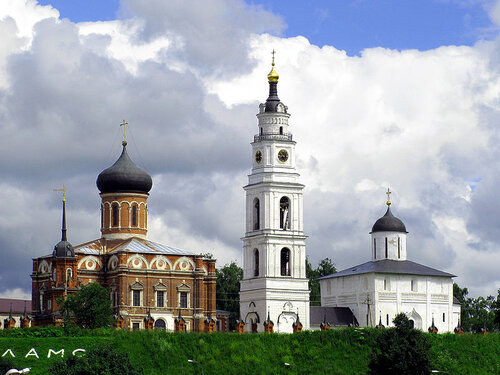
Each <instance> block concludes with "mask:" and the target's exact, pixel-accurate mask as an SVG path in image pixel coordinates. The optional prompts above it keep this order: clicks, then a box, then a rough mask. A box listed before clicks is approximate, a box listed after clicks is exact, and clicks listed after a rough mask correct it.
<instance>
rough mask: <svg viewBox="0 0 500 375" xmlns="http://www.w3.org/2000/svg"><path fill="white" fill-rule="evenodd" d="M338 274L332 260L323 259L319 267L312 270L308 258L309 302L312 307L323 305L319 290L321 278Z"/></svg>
mask: <svg viewBox="0 0 500 375" xmlns="http://www.w3.org/2000/svg"><path fill="white" fill-rule="evenodd" d="M335 272H337V270H336V268H335V263H333V261H332V260H331V259H330V258H325V259H322V260H321V261H320V262H319V264H318V267H316V268H315V269H313V268H312V265H311V263H310V262H309V258H308V257H306V277H307V278H308V279H309V290H310V291H311V294H310V295H309V300H310V304H311V306H320V305H321V293H320V288H319V281H318V280H317V279H318V278H319V277H322V276H328V275H331V274H332V273H335Z"/></svg>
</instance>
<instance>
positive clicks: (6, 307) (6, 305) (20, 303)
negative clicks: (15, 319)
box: [0, 298, 31, 314]
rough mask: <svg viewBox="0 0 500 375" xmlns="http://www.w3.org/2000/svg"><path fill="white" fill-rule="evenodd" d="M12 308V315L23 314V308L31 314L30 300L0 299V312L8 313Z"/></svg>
mask: <svg viewBox="0 0 500 375" xmlns="http://www.w3.org/2000/svg"><path fill="white" fill-rule="evenodd" d="M11 306H12V313H13V314H18V313H22V312H24V307H25V306H26V311H28V312H31V300H30V299H26V300H25V299H12V298H0V312H2V313H5V312H9V311H10V308H11Z"/></svg>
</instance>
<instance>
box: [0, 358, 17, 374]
mask: <svg viewBox="0 0 500 375" xmlns="http://www.w3.org/2000/svg"><path fill="white" fill-rule="evenodd" d="M13 368H17V366H16V364H15V363H14V361H13V360H12V359H11V358H5V357H0V374H5V373H6V372H7V371H9V370H10V369H13Z"/></svg>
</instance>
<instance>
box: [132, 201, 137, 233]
mask: <svg viewBox="0 0 500 375" xmlns="http://www.w3.org/2000/svg"><path fill="white" fill-rule="evenodd" d="M132 226H133V227H136V226H137V205H135V204H134V205H133V206H132Z"/></svg>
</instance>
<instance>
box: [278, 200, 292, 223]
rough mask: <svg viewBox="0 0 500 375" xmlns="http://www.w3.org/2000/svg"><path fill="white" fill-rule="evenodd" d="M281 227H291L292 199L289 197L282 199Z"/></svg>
mask: <svg viewBox="0 0 500 375" xmlns="http://www.w3.org/2000/svg"><path fill="white" fill-rule="evenodd" d="M280 228H281V229H284V230H287V229H290V200H289V199H288V198H287V197H282V198H281V199H280Z"/></svg>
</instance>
